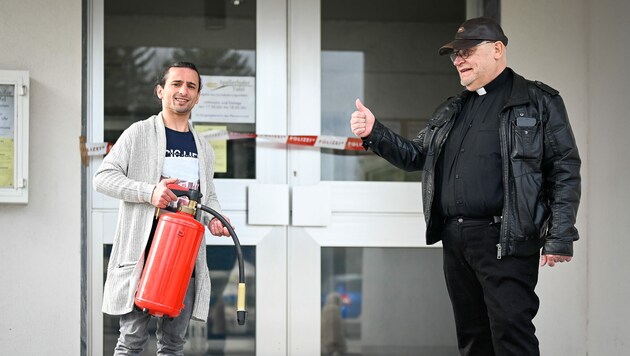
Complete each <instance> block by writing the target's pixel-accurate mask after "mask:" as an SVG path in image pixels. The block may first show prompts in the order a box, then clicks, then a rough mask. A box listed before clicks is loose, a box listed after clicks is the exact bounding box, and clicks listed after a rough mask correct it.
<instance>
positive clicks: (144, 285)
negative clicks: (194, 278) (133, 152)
mask: <svg viewBox="0 0 630 356" xmlns="http://www.w3.org/2000/svg"><path fill="white" fill-rule="evenodd" d="M167 187H168V188H169V189H170V190H171V191H172V192H173V193H174V194H175V195H176V196H178V197H180V196H186V197H188V201H189V202H188V205H187V206H183V205H178V207H177V212H175V213H173V212H165V213H163V214H162V215H161V216H160V218H159V220H158V223H157V227H156V229H155V234H154V236H153V242H152V243H151V249H150V250H149V255H148V256H147V260H146V262H145V266H144V270H143V271H142V277H141V278H140V284H139V286H138V291H137V292H136V297H135V304H136V306H137V307H138V308H140V309H141V310H143V311H144V312H146V313H149V314H151V315H154V316H158V317H162V316H167V317H171V318H174V317H176V316H178V315H179V314H180V312H181V310H182V309H183V308H184V303H183V301H184V297H185V296H186V290H187V288H188V284H189V282H190V277H191V275H192V271H193V269H194V268H195V261H196V260H197V252H198V251H199V245H200V244H201V241H202V238H203V234H204V231H205V227H204V226H203V224H202V223H200V222H199V221H197V220H196V219H195V217H197V216H200V215H201V214H199V210H203V211H205V212H208V213H210V214H211V215H213V216H214V217H216V218H217V219H219V220H220V221H221V223H223V226H225V227H226V228H227V229H228V231H229V232H230V236H232V240H233V241H234V247H235V249H236V256H237V259H238V273H239V277H238V282H239V283H238V299H237V320H238V324H239V325H244V324H245V318H246V317H247V311H246V310H245V273H244V268H243V253H242V251H241V244H240V242H239V240H238V237H237V236H236V233H235V232H234V229H233V228H232V225H230V223H228V222H227V221H226V220H225V218H223V216H221V214H219V213H218V212H216V211H215V210H213V209H212V208H210V207H207V206H204V205H202V204H200V203H199V200H200V199H201V196H202V195H201V192H199V191H198V190H189V189H187V188H184V187H181V186H179V185H177V184H169V185H168V186H167Z"/></svg>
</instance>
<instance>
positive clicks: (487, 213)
mask: <svg viewBox="0 0 630 356" xmlns="http://www.w3.org/2000/svg"><path fill="white" fill-rule="evenodd" d="M506 45H507V37H506V36H505V35H504V33H503V30H502V29H501V27H500V26H499V25H498V24H497V23H496V22H494V21H493V20H490V19H486V18H476V19H471V20H468V21H466V22H464V23H463V24H462V26H461V27H460V28H459V29H458V32H457V34H456V36H455V40H454V41H453V42H451V43H448V44H447V45H445V46H443V47H442V48H441V49H440V54H449V55H450V56H451V59H452V60H453V64H454V65H455V67H456V69H457V70H458V73H459V75H460V79H461V84H462V85H463V86H465V87H466V89H467V90H466V91H464V92H462V93H461V94H459V95H457V96H455V97H453V98H450V99H449V100H447V101H446V102H444V103H443V104H441V105H440V106H439V107H438V109H437V110H436V111H435V113H434V114H433V115H432V118H431V119H430V121H429V123H428V125H427V127H426V128H425V129H424V130H422V131H421V132H420V133H419V134H418V136H417V137H416V138H415V139H413V140H407V139H405V138H403V137H402V136H400V135H398V134H396V133H394V132H393V131H391V130H390V129H388V128H387V127H385V126H384V125H383V124H381V123H380V122H379V121H377V120H376V119H375V118H374V115H373V114H372V112H371V111H370V110H369V109H368V108H366V107H365V106H363V104H362V103H361V101H360V100H358V99H357V102H356V106H357V111H356V112H354V113H353V114H352V118H351V128H352V130H353V132H354V133H355V134H356V135H357V136H359V137H361V138H362V139H363V144H364V147H365V148H366V149H370V150H372V151H373V152H374V153H376V154H377V155H379V156H381V157H383V158H385V159H386V160H388V161H389V162H390V163H392V164H393V165H395V166H396V167H399V168H401V169H404V170H407V171H413V170H423V179H422V183H423V184H422V190H423V207H424V215H425V220H426V224H427V230H426V239H427V243H428V244H433V243H436V242H438V241H440V240H442V241H443V246H444V272H445V277H446V282H447V287H448V290H449V295H450V297H451V301H452V304H453V310H454V314H455V321H456V326H457V335H458V343H459V348H460V352H461V354H462V355H484V356H486V355H495V354H496V355H538V354H539V350H538V340H537V338H536V336H535V334H534V332H535V328H534V326H533V323H532V319H533V318H534V316H535V315H536V313H537V311H538V305H539V303H538V297H537V296H536V294H535V292H534V288H535V286H536V283H537V275H538V253H539V251H540V248H541V247H542V257H541V260H540V265H541V266H544V265H549V266H554V264H555V263H558V262H568V261H570V260H571V256H572V255H573V241H575V240H577V239H578V232H577V229H576V228H575V222H576V215H577V210H578V205H579V200H580V173H579V171H580V157H579V155H578V150H577V147H576V144H575V138H574V136H573V133H572V131H571V126H570V124H569V120H568V117H567V112H566V109H565V106H564V102H563V100H562V98H561V97H560V95H559V94H558V91H556V90H554V89H552V88H550V87H549V86H547V85H545V84H543V83H541V82H538V81H529V80H526V79H524V78H523V77H522V76H520V75H518V74H516V73H514V72H513V71H512V70H511V69H510V68H508V67H507V60H506V57H505V50H506V47H505V46H506Z"/></svg>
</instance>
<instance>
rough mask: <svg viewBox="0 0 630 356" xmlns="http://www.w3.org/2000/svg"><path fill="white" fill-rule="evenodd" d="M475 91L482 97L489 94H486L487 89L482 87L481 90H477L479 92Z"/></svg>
mask: <svg viewBox="0 0 630 356" xmlns="http://www.w3.org/2000/svg"><path fill="white" fill-rule="evenodd" d="M475 91H476V92H477V94H478V95H479V96H481V95H486V93H487V92H486V89H485V88H484V87H481V88H479V89H477V90H475Z"/></svg>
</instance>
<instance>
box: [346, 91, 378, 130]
mask: <svg viewBox="0 0 630 356" xmlns="http://www.w3.org/2000/svg"><path fill="white" fill-rule="evenodd" d="M355 104H356V106H357V111H355V112H353V113H352V116H350V129H352V132H353V133H354V134H355V135H356V136H358V137H361V138H363V137H367V136H370V134H371V133H372V128H374V120H375V118H374V114H372V112H371V111H370V109H368V108H366V107H365V106H363V103H362V102H361V100H359V99H357V101H356V102H355Z"/></svg>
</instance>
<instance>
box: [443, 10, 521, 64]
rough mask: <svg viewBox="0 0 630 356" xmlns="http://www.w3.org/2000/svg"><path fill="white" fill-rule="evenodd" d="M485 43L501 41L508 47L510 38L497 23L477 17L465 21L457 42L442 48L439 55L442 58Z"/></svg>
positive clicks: (458, 30)
mask: <svg viewBox="0 0 630 356" xmlns="http://www.w3.org/2000/svg"><path fill="white" fill-rule="evenodd" d="M483 41H501V42H503V44H504V45H506V46H507V44H508V38H507V37H506V36H505V34H504V33H503V29H501V26H500V25H499V24H498V23H497V22H496V21H494V20H493V19H490V18H487V17H476V18H474V19H469V20H466V21H464V23H463V24H461V26H459V28H458V29H457V33H455V40H453V41H452V42H449V43H447V44H445V45H444V46H442V47H441V48H440V50H439V52H438V53H439V54H440V56H443V55H446V54H451V53H453V51H455V50H458V49H467V48H471V47H474V46H476V45H478V44H480V43H481V42H483Z"/></svg>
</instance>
